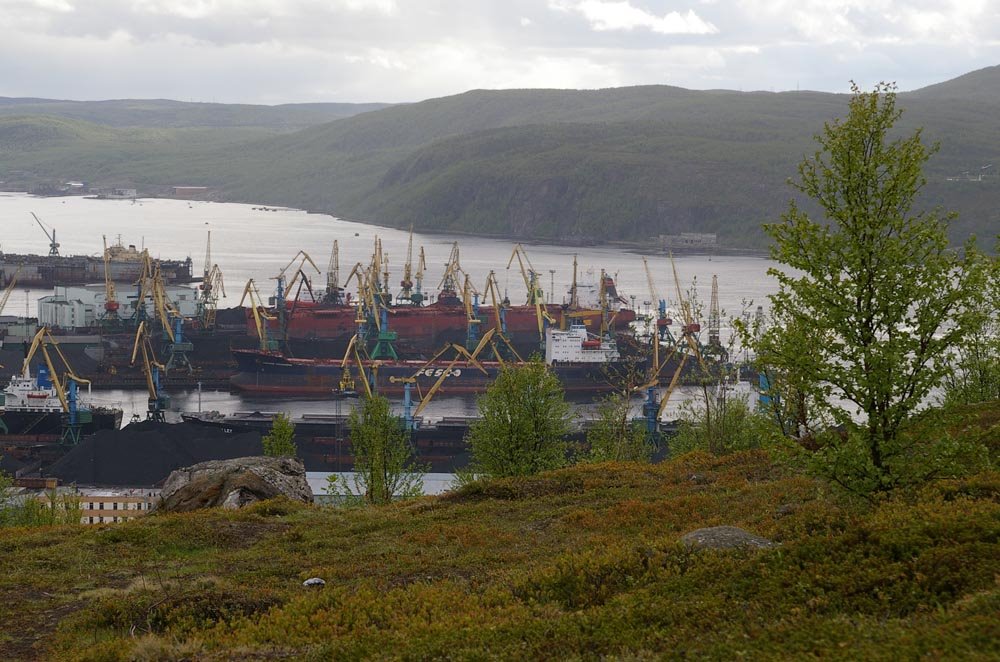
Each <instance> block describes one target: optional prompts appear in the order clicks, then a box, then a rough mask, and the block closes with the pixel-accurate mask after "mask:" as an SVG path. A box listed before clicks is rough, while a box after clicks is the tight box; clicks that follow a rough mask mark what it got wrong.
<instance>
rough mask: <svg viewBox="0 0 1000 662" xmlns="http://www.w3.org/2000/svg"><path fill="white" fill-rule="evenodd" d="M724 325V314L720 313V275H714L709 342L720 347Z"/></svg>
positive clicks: (709, 313) (709, 314) (710, 306)
mask: <svg viewBox="0 0 1000 662" xmlns="http://www.w3.org/2000/svg"><path fill="white" fill-rule="evenodd" d="M721 327H722V316H721V314H720V313H719V277H718V276H717V275H713V276H712V301H711V303H710V304H709V307H708V344H709V345H711V346H713V347H719V346H720V345H721V344H722V343H721V342H720V339H719V335H720V331H721Z"/></svg>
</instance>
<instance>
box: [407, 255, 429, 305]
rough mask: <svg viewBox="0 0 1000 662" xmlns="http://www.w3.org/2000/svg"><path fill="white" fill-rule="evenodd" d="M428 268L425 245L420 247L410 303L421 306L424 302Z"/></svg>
mask: <svg viewBox="0 0 1000 662" xmlns="http://www.w3.org/2000/svg"><path fill="white" fill-rule="evenodd" d="M426 270H427V260H426V259H425V257H424V247H423V246H421V247H420V258H419V259H418V260H417V273H416V274H414V277H413V280H414V290H413V294H411V295H410V303H412V304H413V305H414V306H419V305H421V304H423V302H424V299H426V298H427V297H426V296H425V295H424V292H423V286H424V272H425V271H426Z"/></svg>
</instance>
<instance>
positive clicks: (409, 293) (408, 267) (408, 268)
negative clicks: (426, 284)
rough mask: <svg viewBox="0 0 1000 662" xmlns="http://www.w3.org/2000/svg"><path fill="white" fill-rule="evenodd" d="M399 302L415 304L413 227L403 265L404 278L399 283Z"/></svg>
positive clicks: (397, 296) (397, 297) (397, 298)
mask: <svg viewBox="0 0 1000 662" xmlns="http://www.w3.org/2000/svg"><path fill="white" fill-rule="evenodd" d="M399 288H400V289H399V294H397V295H396V301H397V302H403V301H408V302H410V303H413V226H412V225H411V226H410V237H409V239H408V240H407V242H406V261H405V262H404V263H403V278H402V280H400V281H399Z"/></svg>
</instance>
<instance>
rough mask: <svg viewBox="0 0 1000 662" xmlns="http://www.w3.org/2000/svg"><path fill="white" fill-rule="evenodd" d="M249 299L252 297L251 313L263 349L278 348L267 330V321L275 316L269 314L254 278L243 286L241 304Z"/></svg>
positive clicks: (271, 349)
mask: <svg viewBox="0 0 1000 662" xmlns="http://www.w3.org/2000/svg"><path fill="white" fill-rule="evenodd" d="M247 299H250V314H251V315H252V316H253V321H254V327H255V328H256V329H257V338H258V339H259V340H260V349H261V351H264V352H267V351H273V350H275V349H277V344H276V343H274V342H273V341H272V340H271V339H270V337H269V335H268V332H267V323H268V322H269V321H271V320H273V319H274V316H273V315H270V314H268V312H267V308H265V307H264V303H263V302H262V301H261V300H260V292H259V291H258V290H257V284H256V283H254V281H253V278H251V279H250V280H248V281H247V284H246V287H244V288H243V296H242V297H241V298H240V304H239V305H240V306H242V305H243V302H244V301H246V300H247Z"/></svg>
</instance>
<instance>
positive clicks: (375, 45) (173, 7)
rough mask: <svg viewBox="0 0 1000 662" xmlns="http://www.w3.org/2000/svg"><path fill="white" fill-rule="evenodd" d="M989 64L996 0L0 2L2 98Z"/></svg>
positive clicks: (792, 76)
mask: <svg viewBox="0 0 1000 662" xmlns="http://www.w3.org/2000/svg"><path fill="white" fill-rule="evenodd" d="M996 64H1000V1H998V0H0V96H7V97H26V96H33V97H45V98H61V99H120V98H169V99H178V100H182V101H208V102H220V103H265V104H277V103H298V102H316V101H326V102H330V101H332V102H373V101H379V102H393V103H396V102H406V101H420V100H422V99H427V98H432V97H440V96H447V95H450V94H457V93H460V92H464V91H466V90H470V89H481V88H489V89H506V88H543V87H544V88H578V89H581V88H587V89H593V88H605V87H620V86H627V85H649V84H666V85H677V86H680V87H686V88H690V89H719V88H724V89H734V90H772V91H782V90H795V89H802V90H806V89H811V90H821V91H827V92H847V91H848V90H849V88H850V81H851V80H855V81H857V82H858V83H859V84H860V85H861V86H862V87H866V88H870V87H871V86H872V85H874V84H875V83H876V82H879V81H894V82H896V83H897V85H898V86H899V89H900V90H912V89H917V88H920V87H923V86H925V85H929V84H933V83H937V82H941V81H944V80H948V79H950V78H954V77H956V76H959V75H961V74H964V73H967V72H969V71H973V70H975V69H980V68H983V67H987V66H992V65H996Z"/></svg>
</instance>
